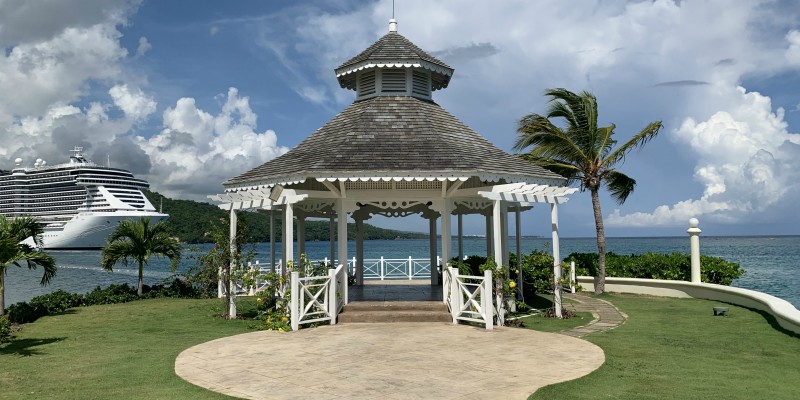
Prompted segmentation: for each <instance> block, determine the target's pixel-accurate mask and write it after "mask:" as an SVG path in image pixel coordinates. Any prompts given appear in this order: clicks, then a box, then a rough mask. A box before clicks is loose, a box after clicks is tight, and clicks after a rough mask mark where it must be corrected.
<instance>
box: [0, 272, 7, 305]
mask: <svg viewBox="0 0 800 400" xmlns="http://www.w3.org/2000/svg"><path fill="white" fill-rule="evenodd" d="M5 313H6V269H5V268H0V315H5Z"/></svg>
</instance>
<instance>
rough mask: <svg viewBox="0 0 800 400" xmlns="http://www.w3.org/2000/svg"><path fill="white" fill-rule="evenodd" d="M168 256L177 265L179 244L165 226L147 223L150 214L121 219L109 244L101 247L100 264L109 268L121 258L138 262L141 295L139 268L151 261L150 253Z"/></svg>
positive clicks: (126, 261)
mask: <svg viewBox="0 0 800 400" xmlns="http://www.w3.org/2000/svg"><path fill="white" fill-rule="evenodd" d="M153 255H155V256H157V257H167V258H169V260H170V263H171V264H172V269H173V270H175V268H176V267H177V266H178V261H180V259H181V246H180V244H178V241H177V240H175V238H173V237H171V236H170V235H169V233H168V232H167V225H166V224H165V223H164V222H159V223H157V224H155V225H152V226H151V225H150V218H149V217H142V218H139V219H138V220H130V219H129V220H122V221H121V222H120V223H119V225H117V229H116V230H114V232H113V233H112V234H111V235H109V236H108V244H106V247H104V248H103V252H102V257H101V259H100V265H101V266H102V267H103V269H106V270H108V271H111V270H112V268H113V267H114V264H116V263H117V262H120V261H122V262H123V264H124V265H126V266H127V265H128V263H129V262H130V261H136V262H137V263H138V264H139V290H138V292H137V293H138V294H139V296H141V295H142V271H143V270H144V266H145V265H147V262H148V261H149V260H150V256H153Z"/></svg>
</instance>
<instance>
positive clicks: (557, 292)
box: [550, 202, 562, 318]
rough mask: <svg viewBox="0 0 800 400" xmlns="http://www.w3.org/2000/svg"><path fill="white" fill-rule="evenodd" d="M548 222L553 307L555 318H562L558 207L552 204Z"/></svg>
mask: <svg viewBox="0 0 800 400" xmlns="http://www.w3.org/2000/svg"><path fill="white" fill-rule="evenodd" d="M550 220H551V221H552V226H553V279H554V281H555V282H553V286H554V288H553V307H554V308H555V314H556V317H557V318H562V315H561V284H560V283H559V279H561V250H560V249H559V245H558V205H557V204H556V203H555V202H553V203H550Z"/></svg>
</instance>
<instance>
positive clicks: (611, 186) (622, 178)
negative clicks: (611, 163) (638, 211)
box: [605, 171, 636, 205]
mask: <svg viewBox="0 0 800 400" xmlns="http://www.w3.org/2000/svg"><path fill="white" fill-rule="evenodd" d="M605 183H606V187H607V188H608V191H609V193H610V194H611V198H613V199H614V201H616V202H617V204H620V205H622V204H623V203H625V200H627V199H628V196H630V195H631V193H633V189H634V188H635V187H636V180H635V179H633V178H631V177H629V176H628V175H625V174H623V173H622V172H619V171H608V172H607V173H606V174H605Z"/></svg>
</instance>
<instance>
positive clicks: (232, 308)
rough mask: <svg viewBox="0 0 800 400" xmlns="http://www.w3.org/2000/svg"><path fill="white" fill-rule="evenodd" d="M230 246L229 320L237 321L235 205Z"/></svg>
mask: <svg viewBox="0 0 800 400" xmlns="http://www.w3.org/2000/svg"><path fill="white" fill-rule="evenodd" d="M229 245H230V247H229V249H230V255H231V257H230V261H231V263H230V265H229V268H230V269H229V270H228V282H226V284H227V285H228V290H227V292H228V318H230V319H236V294H235V293H234V292H233V281H232V280H231V276H232V275H233V274H232V272H233V269H234V268H236V257H235V255H236V210H235V209H234V208H233V204H231V220H230V242H229ZM218 280H220V279H218Z"/></svg>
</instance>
